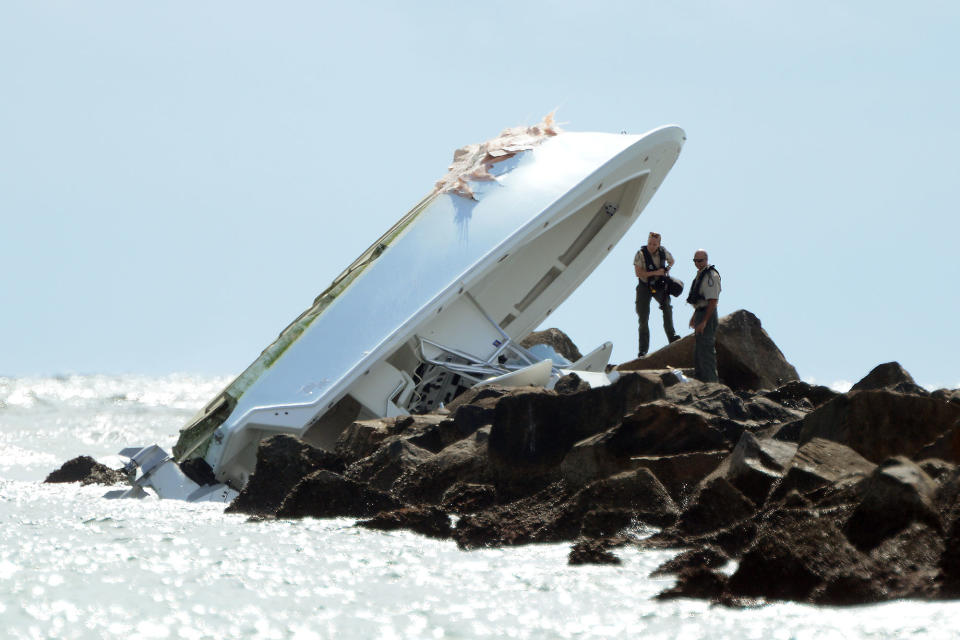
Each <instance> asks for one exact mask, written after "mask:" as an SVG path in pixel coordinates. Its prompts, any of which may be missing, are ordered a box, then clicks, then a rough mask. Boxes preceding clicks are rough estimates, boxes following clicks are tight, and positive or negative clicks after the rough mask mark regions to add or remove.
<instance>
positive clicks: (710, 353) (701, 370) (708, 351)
mask: <svg viewBox="0 0 960 640" xmlns="http://www.w3.org/2000/svg"><path fill="white" fill-rule="evenodd" d="M706 312H707V308H706V307H701V308H699V309H696V310H694V312H693V324H694V326H696V325H698V324H700V323H701V322H702V321H703V316H704V314H705V313H706ZM696 336H697V337H696V342H694V345H693V369H694V373H693V375H694V376H695V377H696V378H697V380H702V381H703V382H719V381H720V379H719V377H717V349H716V344H717V311H716V309H714V311H713V314H711V315H710V319H709V320H707V326H705V327H704V328H703V333H698V334H696Z"/></svg>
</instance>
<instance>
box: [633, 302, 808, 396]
mask: <svg viewBox="0 0 960 640" xmlns="http://www.w3.org/2000/svg"><path fill="white" fill-rule="evenodd" d="M693 343H694V336H693V335H688V336H686V337H684V338H683V339H681V340H678V341H677V342H674V343H672V344H669V345H667V346H666V347H664V348H662V349H660V350H659V351H656V352H654V353H652V354H650V355H649V356H647V357H645V358H640V359H638V360H633V361H631V362H627V363H624V364H622V365H620V366H619V367H617V368H618V369H619V370H621V371H636V370H639V369H663V368H675V367H691V366H693ZM716 344H717V372H718V374H719V376H720V380H721V381H723V383H724V384H726V385H727V386H729V387H730V388H731V389H737V390H740V389H776V388H777V387H780V386H782V385H783V384H784V383H787V382H791V381H793V380H798V379H799V376H797V370H796V369H794V368H793V365H791V364H790V363H789V362H787V360H786V358H784V356H783V353H781V351H780V349H778V348H777V345H775V344H774V343H773V340H771V339H770V336H768V335H767V332H766V331H764V330H763V328H762V326H761V324H760V319H759V318H757V317H756V316H755V315H753V314H752V313H750V312H749V311H744V310H742V309H741V310H740V311H735V312H733V313H731V314H730V315H727V316H724V317H722V318H720V322H719V326H718V327H717V343H716Z"/></svg>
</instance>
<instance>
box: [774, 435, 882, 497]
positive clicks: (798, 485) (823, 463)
mask: <svg viewBox="0 0 960 640" xmlns="http://www.w3.org/2000/svg"><path fill="white" fill-rule="evenodd" d="M875 467H876V465H875V464H873V463H872V462H870V461H869V460H867V459H866V458H864V457H863V456H861V455H860V454H858V453H857V452H856V451H854V450H853V449H851V448H850V447H847V446H844V445H842V444H839V443H837V442H833V441H831V440H824V439H823V438H814V439H813V440H811V441H810V442H807V443H806V444H803V445H801V446H800V447H799V448H798V449H797V452H796V454H794V456H793V458H792V459H791V460H790V463H789V466H788V467H787V471H786V473H784V474H783V478H782V479H781V480H780V482H779V483H777V485H776V486H775V487H774V488H773V490H772V491H771V493H770V497H769V499H770V500H782V499H783V498H784V497H785V496H787V495H788V494H789V493H790V492H791V491H796V492H798V493H800V494H805V493H808V492H810V491H813V490H815V489H818V488H820V487H823V486H826V485H832V484H833V483H835V482H837V481H839V480H840V479H842V478H845V477H851V476H852V477H853V478H855V479H856V480H859V479H860V478H863V477H866V476H867V475H869V474H870V473H872V472H873V470H874V468H875Z"/></svg>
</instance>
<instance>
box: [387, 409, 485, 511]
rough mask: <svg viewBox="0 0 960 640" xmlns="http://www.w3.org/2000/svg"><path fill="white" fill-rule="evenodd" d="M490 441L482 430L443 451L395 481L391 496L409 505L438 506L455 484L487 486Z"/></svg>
mask: <svg viewBox="0 0 960 640" xmlns="http://www.w3.org/2000/svg"><path fill="white" fill-rule="evenodd" d="M489 437H490V427H483V428H481V429H478V430H477V431H476V433H474V434H473V435H472V436H470V437H469V438H464V439H463V440H459V441H457V442H455V443H453V444H451V445H450V446H448V447H446V448H444V449H443V450H442V451H440V452H439V453H437V454H435V455H433V456H432V457H430V458H428V459H427V460H425V461H423V462H422V463H421V464H419V465H418V466H416V467H415V468H413V469H410V470H409V471H407V472H405V473H404V474H403V475H401V476H400V477H399V478H397V480H396V482H395V483H394V485H393V490H394V493H396V494H397V495H398V496H400V497H401V498H402V499H404V500H406V501H407V502H410V503H411V504H429V505H438V504H440V503H441V502H442V501H443V499H444V494H445V493H446V491H447V489H449V488H451V487H452V486H453V485H454V484H456V483H457V482H463V483H474V484H476V483H481V484H482V483H486V482H488V481H489V478H490V471H489V467H490V465H489V462H488V456H487V446H488V440H489Z"/></svg>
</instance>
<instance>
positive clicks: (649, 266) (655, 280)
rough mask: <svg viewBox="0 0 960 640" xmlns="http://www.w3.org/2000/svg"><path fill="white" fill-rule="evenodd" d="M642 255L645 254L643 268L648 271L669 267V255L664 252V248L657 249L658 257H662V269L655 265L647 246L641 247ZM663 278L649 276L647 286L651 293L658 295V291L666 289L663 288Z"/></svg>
mask: <svg viewBox="0 0 960 640" xmlns="http://www.w3.org/2000/svg"><path fill="white" fill-rule="evenodd" d="M640 253H642V254H643V268H644V269H646V270H647V271H656V270H657V269H658V268H665V267H666V266H667V254H666V252H665V251H664V250H663V247H662V246H661V247H657V255H658V256H659V257H660V267H657V265H655V264H654V263H653V256H652V255H650V251H649V250H648V249H647V245H643V246H642V247H640ZM662 283H663V276H649V277H648V278H647V286H648V287H650V293H656V292H657V290H658V289H661V288H663V289H665V288H666V287H662V286H661V285H662Z"/></svg>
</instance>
